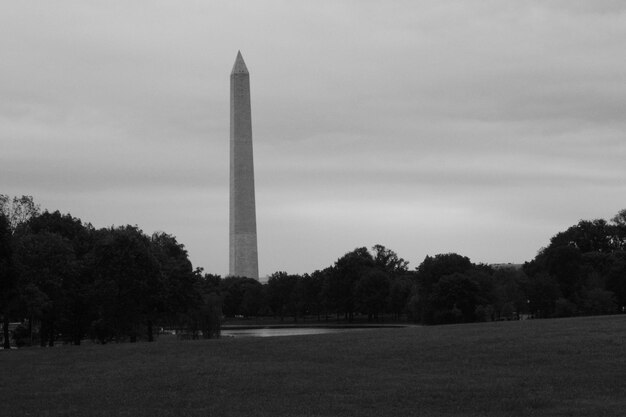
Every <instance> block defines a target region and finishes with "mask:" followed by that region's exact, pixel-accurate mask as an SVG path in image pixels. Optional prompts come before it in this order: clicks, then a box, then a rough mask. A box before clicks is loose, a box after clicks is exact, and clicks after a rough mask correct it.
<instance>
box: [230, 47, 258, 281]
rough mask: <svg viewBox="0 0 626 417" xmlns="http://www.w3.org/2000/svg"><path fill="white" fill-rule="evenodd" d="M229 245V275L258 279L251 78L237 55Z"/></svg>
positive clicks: (232, 103) (232, 86)
mask: <svg viewBox="0 0 626 417" xmlns="http://www.w3.org/2000/svg"><path fill="white" fill-rule="evenodd" d="M229 244H230V259H229V261H230V267H229V275H231V276H240V277H248V278H254V279H259V267H258V263H259V261H258V253H257V236H256V207H255V198H254V162H253V158H252V118H251V112H250V74H249V73H248V69H247V68H246V64H245V63H244V61H243V57H242V56H241V53H240V52H239V53H237V58H236V60H235V65H234V66H233V70H232V72H231V74H230V243H229Z"/></svg>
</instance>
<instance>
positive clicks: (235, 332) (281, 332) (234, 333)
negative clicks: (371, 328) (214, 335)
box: [222, 327, 362, 337]
mask: <svg viewBox="0 0 626 417" xmlns="http://www.w3.org/2000/svg"><path fill="white" fill-rule="evenodd" d="M354 330H362V329H355V328H332V329H331V328H326V329H324V328H313V327H292V328H269V329H228V330H222V336H223V337H277V336H303V335H310V334H326V333H340V332H348V331H354Z"/></svg>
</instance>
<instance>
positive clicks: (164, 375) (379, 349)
mask: <svg viewBox="0 0 626 417" xmlns="http://www.w3.org/2000/svg"><path fill="white" fill-rule="evenodd" d="M0 415H1V416H5V417H10V416H26V415H31V416H120V415H121V416H272V417H276V416H448V415H458V416H625V415H626V316H611V317H594V318H575V319H560V320H531V321H521V322H498V323H485V324H469V325H454V326H435V327H410V328H390V329H371V330H359V331H353V332H347V333H338V334H326V335H312V336H294V337H275V338H249V339H233V338H223V339H220V340H202V341H177V340H176V339H174V338H161V339H159V340H158V341H157V342H155V343H137V344H119V345H116V344H110V345H104V346H100V345H92V344H86V345H84V346H79V347H73V346H59V347H55V348H51V349H40V348H29V349H22V350H17V351H16V350H13V351H0Z"/></svg>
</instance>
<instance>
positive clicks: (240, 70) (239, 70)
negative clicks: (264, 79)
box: [230, 51, 248, 75]
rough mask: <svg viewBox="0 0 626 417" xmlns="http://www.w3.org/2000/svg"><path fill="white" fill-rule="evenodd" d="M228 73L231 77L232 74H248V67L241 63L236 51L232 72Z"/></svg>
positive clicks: (238, 53) (239, 54)
mask: <svg viewBox="0 0 626 417" xmlns="http://www.w3.org/2000/svg"><path fill="white" fill-rule="evenodd" d="M230 73H231V75H232V74H248V67H246V63H245V62H243V57H242V56H241V51H237V58H235V65H233V70H232V71H231V72H230Z"/></svg>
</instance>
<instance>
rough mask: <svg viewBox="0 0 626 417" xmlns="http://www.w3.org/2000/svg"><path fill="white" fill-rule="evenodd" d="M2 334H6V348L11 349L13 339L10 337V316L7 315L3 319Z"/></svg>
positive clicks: (4, 345)
mask: <svg viewBox="0 0 626 417" xmlns="http://www.w3.org/2000/svg"><path fill="white" fill-rule="evenodd" d="M2 334H3V336H4V343H3V347H4V348H5V349H11V340H10V339H9V316H7V315H5V316H4V320H2Z"/></svg>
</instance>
